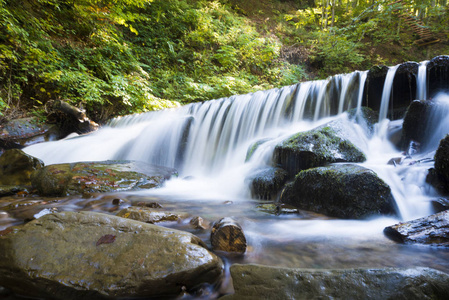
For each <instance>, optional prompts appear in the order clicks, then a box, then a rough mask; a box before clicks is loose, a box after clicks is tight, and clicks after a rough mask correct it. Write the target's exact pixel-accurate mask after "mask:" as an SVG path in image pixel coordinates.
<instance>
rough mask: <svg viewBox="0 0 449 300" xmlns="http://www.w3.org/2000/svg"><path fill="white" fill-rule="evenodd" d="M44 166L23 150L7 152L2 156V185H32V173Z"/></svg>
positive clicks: (0, 170)
mask: <svg viewBox="0 0 449 300" xmlns="http://www.w3.org/2000/svg"><path fill="white" fill-rule="evenodd" d="M43 166H44V163H43V162H42V161H41V160H39V159H37V158H36V157H33V156H31V155H28V154H26V153H25V152H23V151H22V150H19V149H11V150H7V151H5V153H3V155H1V156H0V185H31V180H30V176H31V173H33V172H34V171H36V170H39V169H40V168H42V167H43Z"/></svg>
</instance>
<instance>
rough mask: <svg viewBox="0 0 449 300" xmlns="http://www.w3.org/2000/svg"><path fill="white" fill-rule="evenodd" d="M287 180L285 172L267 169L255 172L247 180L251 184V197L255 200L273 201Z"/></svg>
mask: <svg viewBox="0 0 449 300" xmlns="http://www.w3.org/2000/svg"><path fill="white" fill-rule="evenodd" d="M287 179H288V173H287V171H285V170H284V169H281V168H273V167H267V168H264V169H260V170H257V171H256V172H255V173H254V174H252V175H251V176H250V177H249V178H248V180H249V181H250V182H251V184H250V187H251V196H252V197H253V198H257V199H264V200H275V199H276V198H277V195H278V194H279V192H280V191H281V189H282V188H283V187H284V184H285V183H286V181H287Z"/></svg>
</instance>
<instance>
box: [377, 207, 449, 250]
mask: <svg viewBox="0 0 449 300" xmlns="http://www.w3.org/2000/svg"><path fill="white" fill-rule="evenodd" d="M384 233H385V235H386V236H387V237H389V238H390V239H392V240H394V241H397V242H400V243H407V244H408V243H412V244H428V245H434V246H445V247H449V210H446V211H442V212H440V213H437V214H434V215H431V216H428V217H423V218H419V219H416V220H413V221H408V222H401V223H399V224H396V225H393V226H388V227H386V228H385V229H384Z"/></svg>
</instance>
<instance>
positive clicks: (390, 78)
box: [379, 65, 399, 123]
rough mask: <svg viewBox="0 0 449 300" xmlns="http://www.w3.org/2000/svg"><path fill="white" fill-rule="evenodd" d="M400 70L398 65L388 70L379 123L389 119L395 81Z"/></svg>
mask: <svg viewBox="0 0 449 300" xmlns="http://www.w3.org/2000/svg"><path fill="white" fill-rule="evenodd" d="M398 68H399V65H396V66H394V67H390V68H389V69H388V73H387V77H386V78H385V83H384V88H383V91H382V99H381V103H380V111H379V123H381V122H382V121H383V120H385V119H386V118H387V113H388V106H389V104H390V98H391V93H392V91H393V80H394V76H395V75H396V71H397V69H398Z"/></svg>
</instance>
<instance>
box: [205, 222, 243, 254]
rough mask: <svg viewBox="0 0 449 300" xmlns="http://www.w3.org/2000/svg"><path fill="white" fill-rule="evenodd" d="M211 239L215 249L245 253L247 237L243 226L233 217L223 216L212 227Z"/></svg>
mask: <svg viewBox="0 0 449 300" xmlns="http://www.w3.org/2000/svg"><path fill="white" fill-rule="evenodd" d="M210 241H211V244H212V248H213V249H214V250H219V251H225V252H233V253H239V254H243V253H245V251H246V247H247V244H246V237H245V234H244V233H243V230H242V227H240V225H239V224H237V223H236V222H235V221H234V220H233V219H231V218H223V219H221V220H220V221H218V222H216V223H215V224H214V226H213V227H212V231H211V235H210Z"/></svg>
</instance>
